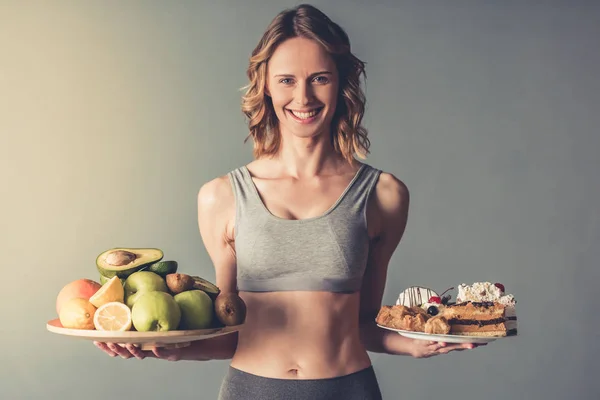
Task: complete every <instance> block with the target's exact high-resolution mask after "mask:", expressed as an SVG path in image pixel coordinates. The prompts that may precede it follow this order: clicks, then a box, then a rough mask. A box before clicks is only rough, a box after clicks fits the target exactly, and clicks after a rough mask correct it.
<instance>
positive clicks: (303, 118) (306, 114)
mask: <svg viewBox="0 0 600 400" xmlns="http://www.w3.org/2000/svg"><path fill="white" fill-rule="evenodd" d="M323 108H324V107H318V108H313V109H312V110H310V111H295V110H290V109H287V108H286V109H285V111H286V112H287V113H288V114H289V115H290V116H291V117H292V119H294V120H295V121H298V122H300V123H303V124H308V123H311V122H313V121H314V120H316V119H317V116H318V115H319V114H320V113H321V111H323Z"/></svg>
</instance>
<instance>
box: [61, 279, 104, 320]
mask: <svg viewBox="0 0 600 400" xmlns="http://www.w3.org/2000/svg"><path fill="white" fill-rule="evenodd" d="M101 287H102V285H100V284H99V283H98V282H96V281H93V280H91V279H77V280H76V281H73V282H69V283H67V284H66V285H65V286H63V288H62V289H61V290H60V292H58V296H57V297H56V314H59V315H60V309H61V307H62V305H63V304H65V303H66V302H67V301H69V300H71V299H73V298H82V299H85V300H89V299H90V297H92V296H93V295H94V293H96V292H97V291H98V289H100V288H101Z"/></svg>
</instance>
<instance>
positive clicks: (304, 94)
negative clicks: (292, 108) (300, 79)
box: [294, 82, 313, 106]
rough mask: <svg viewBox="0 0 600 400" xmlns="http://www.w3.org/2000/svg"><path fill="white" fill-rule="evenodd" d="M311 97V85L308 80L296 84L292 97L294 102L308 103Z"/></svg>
mask: <svg viewBox="0 0 600 400" xmlns="http://www.w3.org/2000/svg"><path fill="white" fill-rule="evenodd" d="M312 97H313V93H312V87H311V85H310V83H309V82H306V83H304V84H302V85H297V86H296V90H295V93H294V99H295V102H296V104H299V105H302V106H304V105H307V104H309V103H310V101H311V99H312Z"/></svg>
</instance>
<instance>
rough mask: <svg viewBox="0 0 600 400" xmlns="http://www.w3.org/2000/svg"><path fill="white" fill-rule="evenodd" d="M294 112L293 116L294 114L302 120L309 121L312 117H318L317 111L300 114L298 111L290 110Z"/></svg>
mask: <svg viewBox="0 0 600 400" xmlns="http://www.w3.org/2000/svg"><path fill="white" fill-rule="evenodd" d="M290 111H291V112H292V114H294V115H295V116H296V117H298V118H300V119H308V118H311V117H314V116H315V115H317V112H318V111H317V110H312V111H310V112H298V111H293V110H290Z"/></svg>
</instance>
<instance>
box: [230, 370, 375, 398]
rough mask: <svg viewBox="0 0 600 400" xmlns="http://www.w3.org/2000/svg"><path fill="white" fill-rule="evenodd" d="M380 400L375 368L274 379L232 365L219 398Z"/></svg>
mask: <svg viewBox="0 0 600 400" xmlns="http://www.w3.org/2000/svg"><path fill="white" fill-rule="evenodd" d="M279 399H281V400H284V399H285V400H338V399H343V400H381V399H382V397H381V391H380V389H379V384H378V382H377V378H376V377H375V371H374V370H373V367H372V366H370V367H368V368H365V369H363V370H360V371H357V372H354V373H352V374H349V375H344V376H340V377H335V378H326V379H275V378H265V377H262V376H258V375H253V374H250V373H247V372H244V371H240V370H239V369H235V368H233V367H231V366H230V367H229V371H227V374H226V375H225V379H224V380H223V383H222V385H221V391H220V392H219V400H279Z"/></svg>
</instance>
